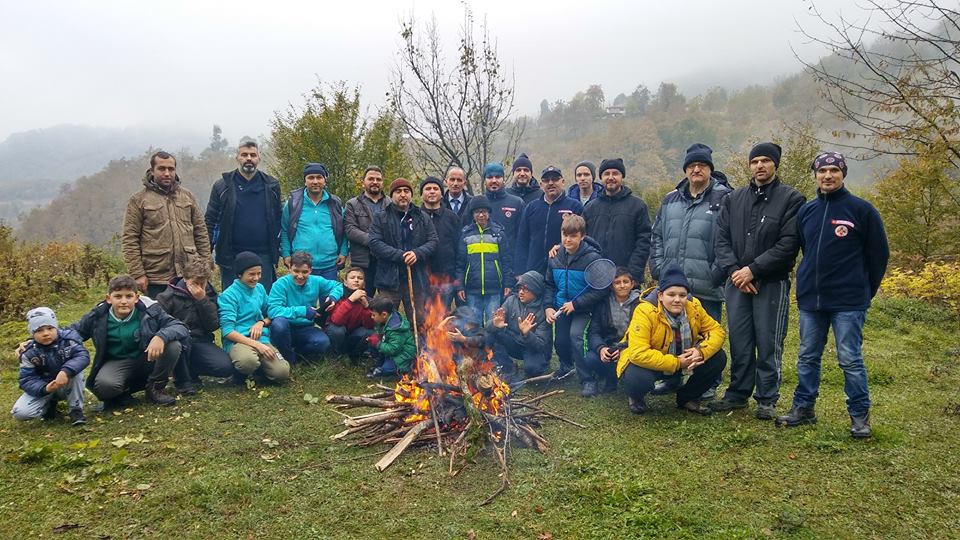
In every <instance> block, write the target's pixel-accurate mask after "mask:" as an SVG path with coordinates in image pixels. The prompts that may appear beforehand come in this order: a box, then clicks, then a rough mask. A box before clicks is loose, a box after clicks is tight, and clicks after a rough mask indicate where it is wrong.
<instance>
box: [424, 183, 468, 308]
mask: <svg viewBox="0 0 960 540" xmlns="http://www.w3.org/2000/svg"><path fill="white" fill-rule="evenodd" d="M420 198H421V199H423V212H424V213H425V214H427V216H428V217H429V218H430V221H432V222H433V228H434V229H436V230H437V242H438V243H437V249H436V251H434V252H433V255H432V256H431V257H430V260H428V261H427V269H428V271H429V272H430V275H431V276H432V277H433V278H434V280H435V283H436V286H435V287H432V288H431V293H432V294H440V296H441V299H442V300H443V305H444V307H447V308H449V307H450V301H451V300H453V293H454V287H453V280H454V279H455V278H454V273H455V272H456V266H457V265H456V263H457V246H459V245H460V229H461V228H462V227H461V226H460V217H459V216H457V215H456V214H454V213H453V210H450V209H449V208H446V207H444V206H443V203H442V202H441V201H443V188H441V186H440V180H439V179H438V178H434V177H433V176H428V177H426V178H425V179H424V180H423V181H422V182H420Z"/></svg>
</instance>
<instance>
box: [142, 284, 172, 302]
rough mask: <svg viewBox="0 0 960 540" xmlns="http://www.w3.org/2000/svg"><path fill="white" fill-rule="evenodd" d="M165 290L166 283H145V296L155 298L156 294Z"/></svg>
mask: <svg viewBox="0 0 960 540" xmlns="http://www.w3.org/2000/svg"><path fill="white" fill-rule="evenodd" d="M165 290H167V284H166V283H148V284H147V296H149V297H150V298H152V299H154V300H156V299H157V295H158V294H160V293H162V292H163V291H165Z"/></svg>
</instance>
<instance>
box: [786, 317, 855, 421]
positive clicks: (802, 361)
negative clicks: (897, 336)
mask: <svg viewBox="0 0 960 540" xmlns="http://www.w3.org/2000/svg"><path fill="white" fill-rule="evenodd" d="M866 319H867V312H866V311H835V312H828V311H805V310H802V309H801V310H800V353H799V355H798V358H797V389H796V391H795V392H794V393H793V406H794V407H812V406H813V405H814V403H816V401H817V395H818V394H819V392H820V364H821V360H822V356H823V347H824V346H825V345H826V344H827V332H828V331H829V330H830V327H831V326H832V327H833V339H834V343H836V346H837V361H838V363H839V364H840V369H841V370H843V391H844V393H845V394H846V395H847V412H849V413H850V414H851V415H854V416H861V415H864V414H867V412H869V411H870V391H869V390H868V389H867V368H866V366H865V365H864V364H863V354H862V353H861V350H860V347H861V345H863V324H864V322H866Z"/></svg>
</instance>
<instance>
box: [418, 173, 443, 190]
mask: <svg viewBox="0 0 960 540" xmlns="http://www.w3.org/2000/svg"><path fill="white" fill-rule="evenodd" d="M427 184H436V185H437V187H439V188H440V192H441V193H442V192H443V184H441V183H440V179H439V178H437V177H435V176H428V177H426V178H424V179H423V180H421V181H420V194H421V195H423V188H425V187H427Z"/></svg>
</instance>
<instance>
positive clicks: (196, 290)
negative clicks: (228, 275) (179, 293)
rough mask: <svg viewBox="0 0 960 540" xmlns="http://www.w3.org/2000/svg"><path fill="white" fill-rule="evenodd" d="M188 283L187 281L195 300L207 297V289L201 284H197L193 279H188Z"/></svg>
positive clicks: (188, 288) (188, 289) (189, 290)
mask: <svg viewBox="0 0 960 540" xmlns="http://www.w3.org/2000/svg"><path fill="white" fill-rule="evenodd" d="M186 283H187V291H188V292H189V293H190V296H192V297H193V299H194V300H197V301H199V300H203V299H204V298H206V297H207V291H205V290H204V288H203V287H201V286H200V285H197V284H196V283H194V282H192V281H187V282H186Z"/></svg>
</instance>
